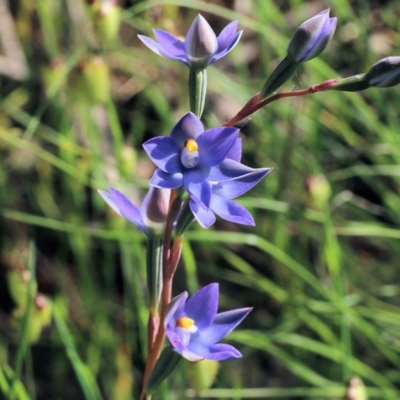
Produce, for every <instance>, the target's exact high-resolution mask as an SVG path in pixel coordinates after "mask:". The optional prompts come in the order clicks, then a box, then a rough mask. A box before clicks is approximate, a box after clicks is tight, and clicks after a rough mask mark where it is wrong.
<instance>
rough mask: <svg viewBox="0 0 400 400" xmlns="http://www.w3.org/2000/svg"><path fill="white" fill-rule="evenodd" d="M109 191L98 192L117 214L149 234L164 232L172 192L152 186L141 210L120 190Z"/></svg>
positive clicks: (111, 189)
mask: <svg viewBox="0 0 400 400" xmlns="http://www.w3.org/2000/svg"><path fill="white" fill-rule="evenodd" d="M108 190H109V192H105V191H103V190H98V192H99V194H100V195H101V197H103V199H104V200H105V201H106V202H107V204H108V205H109V206H110V207H111V208H112V209H113V210H114V211H115V212H116V213H118V214H119V215H121V216H122V217H124V218H126V219H127V220H128V221H130V222H133V223H134V224H135V225H136V226H137V227H138V228H139V229H140V230H141V231H143V232H145V233H147V234H150V233H161V232H162V230H163V229H164V226H165V222H166V219H167V214H168V208H169V198H170V190H167V189H159V188H156V187H153V186H150V189H149V191H148V192H147V194H146V196H145V198H144V199H143V203H142V206H141V207H140V209H139V208H138V207H136V206H135V205H134V204H133V203H132V202H131V201H130V200H129V199H128V198H127V197H126V196H125V195H124V194H122V193H121V192H120V191H119V190H117V189H114V188H112V187H109V188H108Z"/></svg>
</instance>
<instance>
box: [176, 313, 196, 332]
mask: <svg viewBox="0 0 400 400" xmlns="http://www.w3.org/2000/svg"><path fill="white" fill-rule="evenodd" d="M176 327H177V328H183V329H186V330H188V331H189V332H192V333H193V332H196V331H197V326H196V325H195V324H194V320H193V319H191V318H188V317H181V318H179V319H178V320H177V321H176Z"/></svg>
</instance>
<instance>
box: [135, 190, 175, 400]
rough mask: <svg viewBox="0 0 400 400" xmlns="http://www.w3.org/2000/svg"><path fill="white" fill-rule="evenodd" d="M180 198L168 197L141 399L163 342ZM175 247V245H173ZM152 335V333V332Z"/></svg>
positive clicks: (144, 398)
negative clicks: (156, 312)
mask: <svg viewBox="0 0 400 400" xmlns="http://www.w3.org/2000/svg"><path fill="white" fill-rule="evenodd" d="M181 202H182V201H181V199H180V198H179V197H177V196H176V191H175V190H172V191H171V197H170V207H169V212H168V217H167V223H166V226H165V232H164V244H163V288H162V293H161V313H160V320H159V323H158V330H157V334H156V335H155V338H154V340H152V339H151V338H150V337H149V340H152V345H151V346H150V347H149V351H148V355H147V360H146V367H145V371H144V376H143V386H142V392H141V394H140V399H141V400H146V399H148V398H149V397H146V389H147V383H148V380H149V377H150V374H151V371H153V368H154V366H155V365H156V362H157V359H158V357H159V355H160V352H161V348H162V344H163V342H164V335H165V334H164V318H165V312H166V309H167V306H168V304H169V303H170V302H171V295H172V278H173V275H174V274H173V272H172V273H171V271H173V270H174V269H173V268H172V267H171V266H170V264H171V260H170V254H172V252H171V241H172V228H173V224H174V222H175V219H176V217H177V215H178V213H179V210H180V208H181ZM174 247H175V246H174ZM153 337H154V333H153Z"/></svg>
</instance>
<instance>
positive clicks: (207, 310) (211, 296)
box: [184, 283, 219, 331]
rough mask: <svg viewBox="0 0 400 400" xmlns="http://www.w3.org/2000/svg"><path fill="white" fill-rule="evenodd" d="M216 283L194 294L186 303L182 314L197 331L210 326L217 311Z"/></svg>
mask: <svg viewBox="0 0 400 400" xmlns="http://www.w3.org/2000/svg"><path fill="white" fill-rule="evenodd" d="M218 296H219V288H218V283H211V284H209V285H207V286H204V287H203V288H202V289H200V290H199V291H198V292H196V293H195V294H194V295H193V296H192V297H190V298H189V300H188V301H187V302H186V304H185V307H184V312H185V314H186V316H188V317H189V318H191V319H193V320H194V321H195V325H196V326H197V328H198V330H199V331H200V330H202V329H205V328H207V327H208V326H210V325H211V324H212V322H213V320H214V318H215V316H216V314H217V310H218Z"/></svg>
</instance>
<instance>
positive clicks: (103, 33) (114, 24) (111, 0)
mask: <svg viewBox="0 0 400 400" xmlns="http://www.w3.org/2000/svg"><path fill="white" fill-rule="evenodd" d="M93 19H94V26H95V29H96V33H97V38H98V39H99V41H100V42H101V44H102V45H105V46H107V45H110V44H112V43H113V42H114V41H115V39H116V38H117V36H118V31H119V26H120V22H121V8H120V7H119V5H118V3H117V2H116V1H115V0H106V1H103V2H102V3H101V5H100V7H99V8H98V10H97V12H96V13H95V15H94V17H93Z"/></svg>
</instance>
